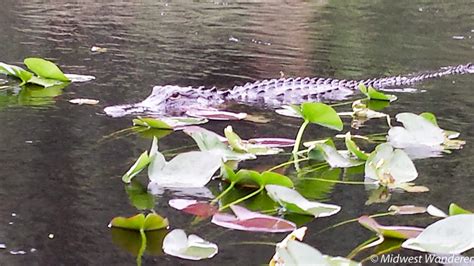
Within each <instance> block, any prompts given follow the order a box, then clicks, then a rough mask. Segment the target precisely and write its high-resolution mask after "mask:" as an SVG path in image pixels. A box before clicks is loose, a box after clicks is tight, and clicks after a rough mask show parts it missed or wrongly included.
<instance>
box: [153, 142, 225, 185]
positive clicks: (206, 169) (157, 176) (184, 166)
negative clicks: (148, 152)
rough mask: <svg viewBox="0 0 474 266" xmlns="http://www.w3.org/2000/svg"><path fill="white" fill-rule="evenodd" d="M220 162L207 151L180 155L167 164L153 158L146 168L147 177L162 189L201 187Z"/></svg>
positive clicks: (215, 155)
mask: <svg viewBox="0 0 474 266" xmlns="http://www.w3.org/2000/svg"><path fill="white" fill-rule="evenodd" d="M221 162H222V160H221V156H219V155H217V154H215V153H212V152H209V151H191V152H185V153H180V154H178V155H177V156H176V157H174V158H173V159H172V160H171V161H169V162H166V161H164V160H163V157H162V156H155V157H154V158H152V159H151V163H150V166H149V167H148V176H149V178H150V180H151V182H153V183H156V184H158V185H159V186H162V187H203V186H205V185H206V184H207V183H208V182H209V181H210V180H211V178H212V176H213V175H214V173H215V172H216V171H217V170H218V169H219V167H220V165H221Z"/></svg>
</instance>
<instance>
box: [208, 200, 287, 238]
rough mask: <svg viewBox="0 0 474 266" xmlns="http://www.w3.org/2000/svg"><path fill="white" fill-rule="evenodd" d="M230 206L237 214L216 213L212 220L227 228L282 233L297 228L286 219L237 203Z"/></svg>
mask: <svg viewBox="0 0 474 266" xmlns="http://www.w3.org/2000/svg"><path fill="white" fill-rule="evenodd" d="M230 208H231V209H232V211H233V212H234V214H235V216H234V215H232V214H227V213H216V214H214V216H213V217H212V221H211V222H212V223H214V224H216V225H219V226H222V227H225V228H230V229H236V230H242V231H252V232H269V233H281V232H290V231H293V230H295V229H296V225H295V224H294V223H292V222H290V221H287V220H285V219H281V218H277V217H273V216H269V215H263V214H260V213H256V212H252V211H249V210H247V209H246V208H244V207H240V206H236V205H233V206H230Z"/></svg>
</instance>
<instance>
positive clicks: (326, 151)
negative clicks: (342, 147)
mask: <svg viewBox="0 0 474 266" xmlns="http://www.w3.org/2000/svg"><path fill="white" fill-rule="evenodd" d="M315 148H316V149H318V150H319V151H320V152H321V154H322V156H323V157H324V160H325V161H326V162H327V163H328V164H329V165H330V166H331V167H332V168H336V167H343V168H347V167H353V166H357V165H361V164H364V162H363V161H357V160H354V159H352V158H350V157H349V156H348V154H347V155H344V154H343V153H341V152H339V151H338V150H336V149H335V148H334V147H331V146H329V145H326V144H323V143H321V144H316V145H315Z"/></svg>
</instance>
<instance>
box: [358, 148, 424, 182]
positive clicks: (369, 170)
mask: <svg viewBox="0 0 474 266" xmlns="http://www.w3.org/2000/svg"><path fill="white" fill-rule="evenodd" d="M365 176H366V177H368V178H370V179H372V180H378V182H379V183H380V184H382V185H385V186H388V185H397V184H401V183H406V182H410V181H412V180H415V179H416V177H417V176H418V172H417V171H416V168H415V165H414V164H413V162H412V161H411V160H410V158H409V157H408V155H407V154H406V153H405V152H404V151H402V150H399V149H395V150H394V149H393V147H392V146H391V145H390V144H388V143H383V144H380V145H378V146H377V147H376V148H375V151H373V152H372V153H371V154H370V156H369V158H368V159H367V161H366V163H365Z"/></svg>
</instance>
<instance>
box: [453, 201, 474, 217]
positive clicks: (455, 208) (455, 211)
mask: <svg viewBox="0 0 474 266" xmlns="http://www.w3.org/2000/svg"><path fill="white" fill-rule="evenodd" d="M459 214H472V212H471V211H468V210H466V209H463V208H461V207H460V206H459V205H457V204H456V203H451V204H449V216H453V215H459Z"/></svg>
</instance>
